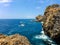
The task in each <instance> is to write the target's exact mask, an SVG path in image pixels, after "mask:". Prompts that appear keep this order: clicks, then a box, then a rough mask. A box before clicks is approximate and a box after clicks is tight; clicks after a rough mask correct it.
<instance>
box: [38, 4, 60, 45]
mask: <svg viewBox="0 0 60 45" xmlns="http://www.w3.org/2000/svg"><path fill="white" fill-rule="evenodd" d="M39 19H40V18H39ZM40 21H43V22H44V23H43V30H44V33H45V34H46V35H48V36H49V37H51V38H52V39H54V40H55V41H56V42H57V43H58V44H60V5H58V4H53V5H50V6H48V7H47V8H46V10H45V12H44V16H43V17H42V19H41V20H40Z"/></svg>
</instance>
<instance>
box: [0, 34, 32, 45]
mask: <svg viewBox="0 0 60 45" xmlns="http://www.w3.org/2000/svg"><path fill="white" fill-rule="evenodd" d="M0 45H31V44H30V42H29V41H28V39H27V38H26V37H24V36H21V35H19V34H15V35H11V36H6V35H3V34H0Z"/></svg>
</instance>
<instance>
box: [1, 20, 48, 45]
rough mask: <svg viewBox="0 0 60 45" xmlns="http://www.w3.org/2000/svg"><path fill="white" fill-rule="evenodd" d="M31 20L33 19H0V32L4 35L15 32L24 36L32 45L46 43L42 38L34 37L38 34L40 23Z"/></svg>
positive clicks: (43, 44) (40, 28) (40, 27)
mask: <svg viewBox="0 0 60 45" xmlns="http://www.w3.org/2000/svg"><path fill="white" fill-rule="evenodd" d="M32 20H34V19H0V33H2V34H6V35H12V34H16V33H17V34H20V35H23V36H26V37H27V38H28V40H29V41H30V43H31V44H32V45H47V44H46V43H45V42H44V41H43V40H42V39H36V38H34V36H36V35H40V32H41V31H42V24H41V23H40V22H34V21H32Z"/></svg>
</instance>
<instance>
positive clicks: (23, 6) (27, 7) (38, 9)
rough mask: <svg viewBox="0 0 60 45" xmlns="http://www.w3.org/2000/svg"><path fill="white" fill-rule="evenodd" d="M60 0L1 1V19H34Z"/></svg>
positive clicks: (59, 2)
mask: <svg viewBox="0 0 60 45" xmlns="http://www.w3.org/2000/svg"><path fill="white" fill-rule="evenodd" d="M52 4H60V0H0V19H34V18H35V17H36V16H38V15H39V14H41V15H43V14H44V11H45V9H46V7H47V6H48V5H52Z"/></svg>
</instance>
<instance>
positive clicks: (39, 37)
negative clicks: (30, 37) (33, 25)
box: [34, 30, 57, 45]
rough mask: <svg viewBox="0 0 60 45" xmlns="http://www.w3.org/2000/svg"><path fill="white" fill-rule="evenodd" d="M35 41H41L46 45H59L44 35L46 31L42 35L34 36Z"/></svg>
mask: <svg viewBox="0 0 60 45" xmlns="http://www.w3.org/2000/svg"><path fill="white" fill-rule="evenodd" d="M34 38H35V39H41V40H43V41H44V42H45V43H47V44H49V45H57V44H56V43H55V42H54V41H53V40H52V39H51V38H49V37H48V36H46V35H45V34H44V31H43V30H42V31H41V34H40V35H36V36H34Z"/></svg>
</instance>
